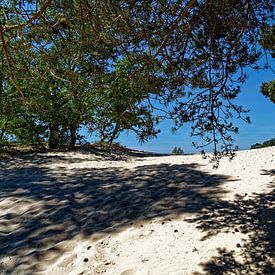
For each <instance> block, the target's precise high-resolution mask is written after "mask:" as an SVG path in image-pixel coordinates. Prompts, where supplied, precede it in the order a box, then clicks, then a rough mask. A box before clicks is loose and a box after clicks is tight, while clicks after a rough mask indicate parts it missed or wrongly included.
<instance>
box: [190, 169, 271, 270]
mask: <svg viewBox="0 0 275 275" xmlns="http://www.w3.org/2000/svg"><path fill="white" fill-rule="evenodd" d="M274 171H275V170H274V169H273V170H270V171H264V173H263V174H264V175H270V176H273V177H274V175H275V173H274ZM274 185H275V180H274V179H273V180H272V181H271V185H270V189H271V192H269V193H268V194H258V195H255V198H253V199H243V198H242V199H240V200H235V201H229V202H226V201H221V202H217V203H216V204H215V205H212V206H209V207H208V208H207V209H204V210H202V211H200V214H199V215H198V216H197V217H196V218H192V219H189V222H192V223H193V222H194V223H196V224H198V226H197V227H198V228H199V229H201V230H202V231H204V232H205V236H204V237H203V240H204V239H207V238H210V237H212V236H214V235H216V234H218V233H220V232H226V231H228V230H229V231H232V232H233V233H234V234H238V232H241V233H243V234H248V235H247V236H248V239H244V240H243V245H242V246H241V245H240V244H239V245H238V247H236V250H235V251H234V250H233V251H231V250H228V249H226V247H221V248H219V249H218V256H215V257H212V258H211V259H210V260H209V262H206V263H202V264H201V266H202V267H203V270H204V272H203V273H195V274H197V275H198V274H200V275H202V274H204V275H206V274H213V275H214V274H215V275H220V274H251V275H252V274H265V275H267V274H275V265H274V264H275V193H274V191H275V189H274ZM187 220H188V219H187ZM237 251H239V252H240V255H241V256H242V257H243V261H242V262H240V261H238V260H237V259H236V252H237Z"/></svg>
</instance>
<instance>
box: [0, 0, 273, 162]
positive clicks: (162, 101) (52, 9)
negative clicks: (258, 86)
mask: <svg viewBox="0 0 275 275" xmlns="http://www.w3.org/2000/svg"><path fill="white" fill-rule="evenodd" d="M272 16H273V1H271V0H255V1H251V0H233V1H232V0H189V1H187V0H180V1H179V0H172V1H171V0H154V1H142V0H138V1H136V0H135V1H134V0H119V1H110V0H100V1H97V0H74V1H62V0H60V1H51V0H29V1H17V0H11V1H5V0H4V1H2V4H1V5H0V41H1V42H0V47H1V52H0V54H1V64H0V66H1V75H0V77H1V79H0V81H1V85H0V87H1V88H0V89H1V90H0V93H1V102H0V104H1V106H0V107H1V110H0V112H1V118H0V120H1V121H0V122H1V123H0V127H1V132H0V134H1V136H2V137H4V136H8V135H13V136H15V137H16V138H17V139H22V140H37V141H39V140H47V141H49V145H50V147H51V148H57V147H58V146H59V145H60V144H69V146H70V147H71V148H73V147H74V145H75V142H76V139H77V130H78V129H79V128H80V127H81V126H82V125H85V126H87V127H88V128H89V129H90V131H92V132H94V133H98V135H99V137H100V139H101V140H102V141H108V142H112V141H113V140H114V139H115V138H117V137H118V136H119V134H120V133H121V132H122V131H125V130H126V131H134V132H135V133H136V134H137V138H138V139H139V140H140V141H141V142H144V141H146V140H148V139H149V138H153V137H155V136H156V135H157V134H158V132H159V130H158V129H157V125H158V123H159V121H161V120H162V119H171V120H172V121H173V123H174V125H173V130H175V131H176V130H177V129H179V128H180V127H182V126H184V125H185V124H186V123H191V125H192V135H193V136H198V137H200V140H201V141H202V142H201V143H198V144H194V145H195V146H196V147H198V148H201V147H203V146H205V145H209V144H212V145H213V148H214V153H215V156H216V157H219V156H220V155H222V154H224V153H225V154H228V153H231V152H232V150H234V149H235V148H234V144H233V137H232V134H234V133H237V132H238V128H237V127H236V126H234V125H233V123H232V118H233V117H234V116H236V117H238V118H240V119H243V120H244V121H246V122H249V121H250V119H249V117H248V116H247V112H248V111H247V110H246V109H245V108H244V107H243V106H238V105H236V104H235V103H234V99H235V98H236V97H237V96H238V94H239V92H240V89H241V88H240V87H241V85H242V84H243V83H244V82H245V80H246V74H245V67H247V66H250V67H253V68H254V69H260V67H259V65H258V61H259V60H260V58H261V57H262V56H263V55H268V54H272V53H273V54H274V48H273V46H274V44H272V42H270V41H274V40H272V39H274V29H272ZM271 45H272V46H271ZM265 68H269V64H268V63H266V64H265ZM264 90H265V91H266V88H264ZM267 90H268V89H267ZM14 125H17V126H14ZM25 125H27V126H25ZM18 129H21V130H19V132H20V134H19V132H18ZM23 132H25V134H23ZM20 136H21V137H20Z"/></svg>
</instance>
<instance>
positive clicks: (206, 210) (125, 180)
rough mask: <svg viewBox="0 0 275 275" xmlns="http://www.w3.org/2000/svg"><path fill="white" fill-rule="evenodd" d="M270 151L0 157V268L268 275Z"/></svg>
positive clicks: (274, 165)
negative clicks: (213, 158) (213, 156)
mask: <svg viewBox="0 0 275 275" xmlns="http://www.w3.org/2000/svg"><path fill="white" fill-rule="evenodd" d="M274 178H275V147H269V148H264V149H257V150H252V151H242V152H238V154H237V156H236V157H235V158H234V160H233V161H229V160H228V159H222V161H221V163H220V166H219V168H218V169H216V170H213V169H212V165H211V164H209V163H208V161H207V160H204V159H202V157H201V156H200V155H192V156H191V155H190V156H164V157H161V156H159V157H158V156H154V157H144V158H143V157H127V158H123V159H118V160H113V159H111V158H110V159H106V158H103V157H100V156H95V155H92V154H87V153H45V154H36V155H27V156H24V157H20V156H18V157H16V158H13V159H9V160H7V159H5V160H2V161H1V160H0V273H1V274H58V275H59V274H71V275H72V274H121V275H122V274H123V275H126V274H128V275H130V274H157V275H159V274H188V275H189V274H275V273H273V272H275V269H274V268H275V267H274V251H275V227H274V224H275V210H274V207H275V200H274V187H275V180H274Z"/></svg>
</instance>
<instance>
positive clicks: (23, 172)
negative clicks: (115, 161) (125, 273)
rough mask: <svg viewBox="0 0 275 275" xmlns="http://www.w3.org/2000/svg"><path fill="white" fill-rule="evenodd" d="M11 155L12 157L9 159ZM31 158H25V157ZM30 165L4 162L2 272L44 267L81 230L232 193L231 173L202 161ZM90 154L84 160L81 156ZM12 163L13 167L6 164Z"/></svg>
mask: <svg viewBox="0 0 275 275" xmlns="http://www.w3.org/2000/svg"><path fill="white" fill-rule="evenodd" d="M10 161H11V162H12V160H10ZM22 161H24V160H22ZM27 161H29V163H28V165H26V166H25V167H21V168H20V167H16V166H13V165H9V164H10V163H8V162H7V163H6V165H5V166H4V167H2V168H0V208H1V213H3V214H2V215H1V216H0V219H1V229H0V230H1V232H0V244H1V246H0V247H1V248H0V253H1V258H3V257H7V256H8V257H10V258H12V259H13V258H14V259H15V260H14V262H13V264H12V266H7V265H6V264H5V263H3V262H2V264H1V260H0V272H1V274H9V273H10V272H12V271H13V270H17V271H18V272H19V273H26V272H31V273H32V274H34V272H35V271H39V270H41V265H40V263H41V262H43V263H44V264H47V263H50V261H52V260H54V259H52V258H49V257H48V255H56V257H58V256H59V255H61V254H62V253H63V252H64V251H63V250H62V249H63V248H62V246H59V245H58V244H59V243H61V242H62V241H65V240H69V239H72V238H74V237H75V236H77V235H79V234H80V235H81V236H83V237H85V236H86V237H88V236H91V235H93V234H94V233H99V232H102V233H110V232H117V231H119V230H123V228H124V227H125V226H138V224H139V223H141V222H146V221H147V222H148V221H150V220H152V219H154V218H156V217H161V218H163V219H168V218H171V217H178V216H179V215H181V214H184V213H185V214H188V213H197V212H198V211H200V210H201V209H202V208H204V207H206V206H211V205H215V204H216V203H217V201H219V200H220V199H221V197H222V196H223V195H224V193H225V192H226V191H225V190H224V189H223V188H222V187H221V184H223V183H224V182H225V181H230V180H233V179H231V178H229V177H228V176H225V175H218V174H208V173H206V172H202V171H200V170H199V168H200V167H199V166H198V165H196V164H189V165H187V164H182V165H168V164H159V165H147V166H138V167H136V168H134V169H123V168H119V167H109V168H97V169H96V168H82V169H69V170H64V169H63V170H62V169H59V170H58V173H56V171H53V170H50V169H49V168H47V166H43V165H42V164H43V163H44V164H47V163H48V162H49V161H55V158H54V157H53V158H52V159H50V157H47V158H44V159H39V158H37V159H35V158H33V160H32V161H30V160H27ZM82 161H83V159H82ZM7 167H9V168H7Z"/></svg>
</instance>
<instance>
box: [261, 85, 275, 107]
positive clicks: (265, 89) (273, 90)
mask: <svg viewBox="0 0 275 275" xmlns="http://www.w3.org/2000/svg"><path fill="white" fill-rule="evenodd" d="M261 93H262V94H263V95H264V96H265V97H267V98H269V99H270V100H271V101H272V102H273V103H275V80H272V81H270V82H264V83H262V86H261Z"/></svg>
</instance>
